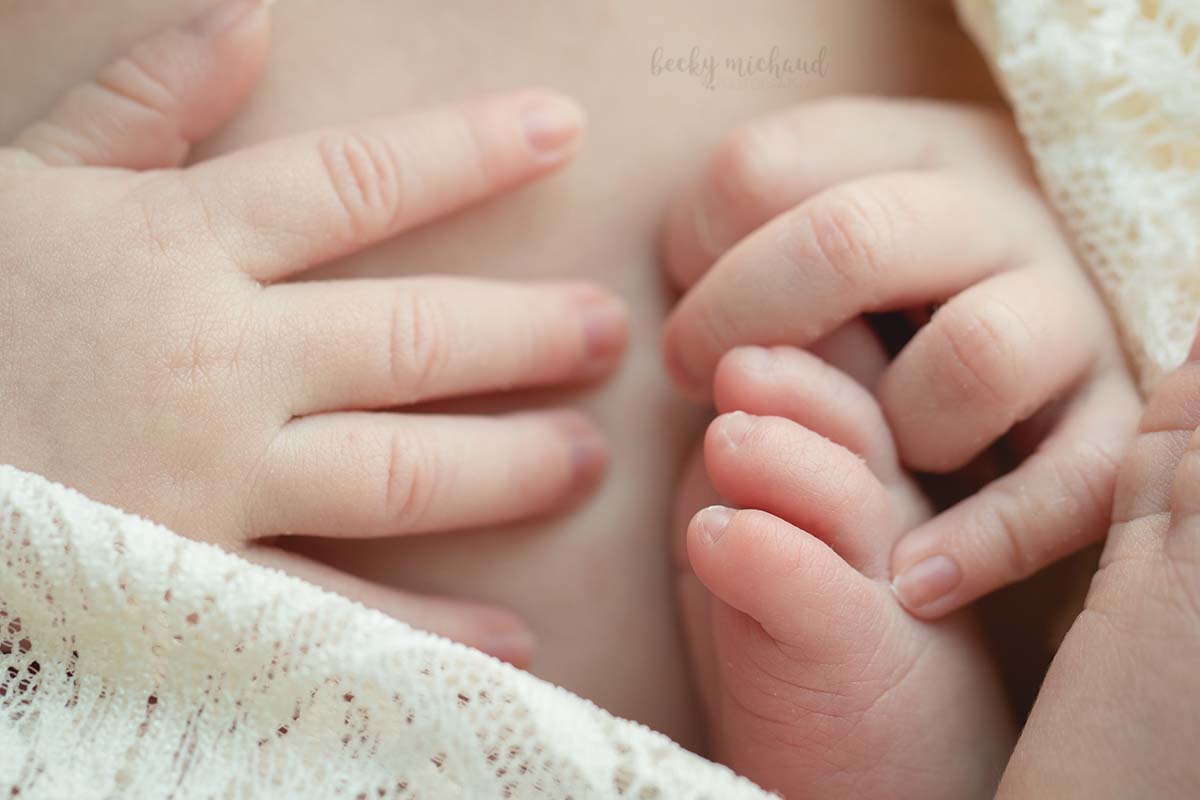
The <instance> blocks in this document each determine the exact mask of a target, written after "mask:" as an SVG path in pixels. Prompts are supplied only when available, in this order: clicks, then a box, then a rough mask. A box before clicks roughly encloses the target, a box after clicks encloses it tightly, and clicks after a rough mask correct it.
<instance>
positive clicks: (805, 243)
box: [664, 99, 1140, 617]
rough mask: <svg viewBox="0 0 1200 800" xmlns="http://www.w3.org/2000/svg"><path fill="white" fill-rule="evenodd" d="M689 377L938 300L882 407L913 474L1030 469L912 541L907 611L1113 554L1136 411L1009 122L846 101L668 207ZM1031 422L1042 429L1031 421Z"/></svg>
mask: <svg viewBox="0 0 1200 800" xmlns="http://www.w3.org/2000/svg"><path fill="white" fill-rule="evenodd" d="M665 259H666V266H667V269H668V271H669V273H670V275H671V276H672V277H673V279H674V280H675V281H676V282H677V283H678V285H679V286H680V287H682V288H685V289H687V290H688V293H687V295H686V296H685V297H684V298H683V300H682V301H681V302H680V304H679V306H678V307H677V308H676V309H675V311H674V313H673V314H672V316H671V318H670V319H669V320H668V322H667V326H666V332H665V338H664V347H665V351H666V356H667V360H668V364H669V365H670V366H671V370H672V372H673V374H674V377H675V379H676V380H677V381H678V382H679V383H680V384H682V385H683V386H684V387H685V388H687V389H689V390H691V391H692V392H694V393H696V394H700V395H707V394H708V393H710V391H711V389H710V388H709V387H710V386H711V384H712V378H713V372H714V370H715V367H716V364H717V362H718V360H719V359H720V358H721V356H722V355H723V354H724V353H725V352H727V351H729V350H730V349H732V348H734V347H736V346H738V345H746V344H757V345H772V344H791V345H796V346H801V347H808V346H810V345H812V344H814V343H815V342H818V341H819V340H820V339H822V338H823V337H825V336H826V335H827V334H829V333H831V332H833V331H835V330H837V329H838V328H839V327H841V326H843V325H845V324H846V323H848V322H850V321H852V320H854V319H855V318H856V317H858V316H859V315H860V314H863V313H865V312H884V311H899V310H918V311H920V310H923V309H924V308H927V307H928V306H929V305H931V304H941V307H940V309H939V310H938V311H937V312H936V313H934V314H933V317H932V319H931V320H930V321H929V322H928V324H926V325H924V327H922V328H921V329H920V330H919V331H917V333H916V335H915V336H914V337H913V338H912V340H911V341H910V342H908V343H907V345H906V346H904V348H903V349H902V350H901V351H900V353H899V355H898V356H897V357H896V358H895V360H894V361H892V363H891V364H890V365H889V366H888V367H887V368H886V370H885V371H884V372H883V374H882V376H881V377H880V379H879V380H878V382H877V383H876V384H874V385H873V388H874V391H875V393H876V394H877V396H878V398H879V402H880V404H881V406H882V408H883V411H884V413H885V415H886V417H887V420H888V422H889V425H890V428H891V429H892V431H893V434H894V436H895V438H896V444H897V447H898V448H899V452H900V455H901V457H902V459H903V461H904V463H905V464H906V466H908V467H910V468H912V469H915V470H918V471H926V472H951V471H954V470H957V469H958V468H960V467H963V466H964V465H966V464H967V463H968V462H970V461H971V460H972V459H973V458H975V457H976V456H978V455H979V454H980V453H982V452H983V451H984V450H985V449H986V448H988V447H989V446H990V445H991V444H993V443H994V442H995V441H996V440H997V439H998V438H1000V437H1005V436H1008V437H1009V439H1010V440H1011V442H1012V443H1013V445H1014V447H1015V449H1017V450H1019V451H1021V452H1024V453H1031V454H1030V455H1028V457H1026V458H1025V459H1024V462H1023V463H1022V464H1021V466H1020V467H1019V468H1017V469H1016V470H1015V471H1013V472H1012V473H1010V474H1008V475H1006V476H1004V477H1002V478H1000V479H998V480H996V481H994V482H993V483H991V484H990V485H988V486H986V487H984V488H982V489H981V490H980V491H979V492H978V493H977V494H975V495H974V496H972V497H970V498H968V499H967V500H965V501H963V502H962V503H960V504H959V505H957V506H955V507H953V508H951V509H950V510H948V511H946V512H945V513H943V514H941V515H939V516H937V517H936V518H934V519H932V520H930V521H929V522H926V523H924V524H922V525H920V526H918V527H917V528H916V529H914V530H913V531H911V532H910V533H908V534H907V536H905V537H904V538H903V539H902V540H901V541H900V542H899V543H898V544H897V546H896V549H895V551H894V552H893V554H892V575H893V581H894V587H895V589H896V591H897V594H898V595H899V597H900V598H901V600H902V602H904V604H905V605H906V606H907V607H908V609H909V610H910V611H912V612H914V613H916V614H919V615H921V616H925V617H936V616H940V615H942V614H945V613H947V612H949V611H951V610H953V609H955V608H957V607H960V606H962V605H963V604H965V603H967V602H969V601H971V600H972V599H974V598H976V597H978V596H980V595H982V594H984V593H986V592H989V591H991V590H993V589H996V588H998V587H1000V586H1002V585H1005V584H1007V583H1009V582H1012V581H1016V580H1019V579H1021V578H1023V577H1025V576H1028V575H1029V574H1031V573H1033V572H1035V571H1037V570H1038V569H1040V568H1041V567H1043V566H1046V565H1047V564H1049V563H1051V562H1053V561H1055V560H1057V559H1059V558H1062V557H1063V556H1065V555H1067V554H1069V553H1071V552H1074V551H1075V550H1076V549H1078V548H1080V547H1083V546H1084V545H1086V544H1088V543H1090V542H1092V541H1095V540H1097V539H1098V538H1100V537H1101V536H1102V535H1103V533H1104V531H1105V529H1106V527H1107V521H1108V513H1109V509H1110V505H1111V499H1112V493H1113V485H1114V480H1115V474H1116V464H1117V463H1118V460H1119V458H1120V455H1121V453H1122V451H1123V450H1124V448H1125V446H1126V445H1127V443H1128V442H1129V440H1130V438H1131V436H1132V433H1133V430H1134V428H1135V425H1136V422H1137V418H1138V414H1139V411H1140V403H1139V400H1138V396H1137V393H1136V390H1135V388H1134V385H1133V383H1132V379H1131V377H1130V376H1129V375H1128V373H1127V370H1126V367H1125V364H1124V360H1123V356H1122V352H1121V349H1120V346H1119V344H1118V340H1117V337H1116V334H1115V332H1114V329H1113V327H1112V325H1111V323H1110V321H1109V318H1108V315H1107V313H1106V309H1105V307H1104V305H1103V302H1102V301H1101V299H1100V297H1099V296H1098V294H1097V293H1096V292H1095V291H1094V289H1093V287H1092V286H1091V284H1090V282H1089V279H1088V277H1087V275H1086V273H1085V272H1084V270H1083V269H1082V268H1081V266H1080V265H1079V264H1078V262H1077V260H1076V259H1075V257H1074V255H1073V254H1072V252H1071V249H1070V247H1069V246H1068V244H1067V241H1066V239H1065V237H1064V235H1063V234H1062V232H1061V231H1060V230H1059V228H1058V226H1057V224H1056V222H1055V218H1054V214H1053V212H1052V211H1051V209H1050V208H1049V207H1048V206H1047V204H1046V202H1045V200H1044V199H1043V198H1042V197H1041V195H1040V193H1039V190H1038V187H1037V185H1036V182H1035V180H1034V177H1033V175H1032V171H1031V169H1030V165H1029V164H1028V162H1027V160H1026V158H1025V156H1024V153H1023V150H1022V147H1021V144H1020V139H1019V137H1018V135H1017V133H1016V131H1015V130H1014V129H1013V127H1012V125H1011V123H1010V122H1009V121H1008V119H1007V118H1006V117H1005V116H1002V115H1000V114H998V113H995V112H991V111H986V110H981V109H974V108H965V107H956V106H952V105H947V104H933V103H924V102H908V101H888V100H872V99H850V100H835V101H824V102H817V103H812V104H809V105H806V106H804V107H801V108H798V109H796V110H793V111H790V112H787V113H784V114H781V115H779V116H775V117H771V118H767V119H763V120H759V121H757V122H754V123H751V124H750V125H748V126H747V127H745V128H744V129H742V130H741V131H740V132H738V133H737V134H735V135H734V136H732V137H731V138H730V139H728V140H727V141H726V143H725V144H724V146H723V147H722V148H721V149H720V151H719V153H718V155H717V157H716V158H715V159H714V161H713V162H712V165H711V167H710V168H709V170H708V173H707V174H706V175H705V177H704V178H703V180H702V181H701V183H700V185H699V187H697V188H695V189H694V190H693V191H692V192H690V193H689V194H688V195H687V196H685V198H684V199H683V201H682V202H680V203H679V204H678V205H677V207H676V208H675V209H674V211H673V212H672V215H671V217H670V219H669V222H668V229H667V231H666V240H665ZM1023 423H1024V424H1023Z"/></svg>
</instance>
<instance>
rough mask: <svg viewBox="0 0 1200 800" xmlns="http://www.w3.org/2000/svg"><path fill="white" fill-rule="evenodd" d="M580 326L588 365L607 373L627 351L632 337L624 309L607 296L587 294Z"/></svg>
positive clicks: (583, 299)
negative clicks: (627, 344) (628, 340)
mask: <svg viewBox="0 0 1200 800" xmlns="http://www.w3.org/2000/svg"><path fill="white" fill-rule="evenodd" d="M580 323H581V325H582V327H583V342H584V347H585V348H586V350H587V359H588V363H589V364H590V365H591V366H592V367H593V368H595V369H597V370H599V371H602V372H603V371H606V370H607V368H608V367H610V366H611V365H612V363H613V362H614V361H615V360H616V358H617V356H619V355H620V354H621V352H622V351H623V350H624V349H625V342H626V340H627V339H628V338H629V321H628V317H627V315H626V313H625V307H624V306H623V305H621V303H620V302H618V301H617V300H615V299H614V298H612V297H611V296H609V295H607V294H603V293H600V292H595V293H588V294H586V295H585V296H583V297H582V299H581V300H580Z"/></svg>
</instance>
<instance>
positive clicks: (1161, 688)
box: [1001, 340, 1200, 798]
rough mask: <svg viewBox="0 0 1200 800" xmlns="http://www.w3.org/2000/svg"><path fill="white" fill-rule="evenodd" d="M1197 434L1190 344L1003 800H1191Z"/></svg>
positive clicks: (1136, 461) (1127, 480) (1144, 428)
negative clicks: (1186, 799) (1061, 799)
mask: <svg viewBox="0 0 1200 800" xmlns="http://www.w3.org/2000/svg"><path fill="white" fill-rule="evenodd" d="M1198 426H1200V340H1198V341H1197V346H1196V348H1195V349H1194V350H1193V353H1192V356H1191V359H1190V361H1189V363H1188V364H1186V365H1185V366H1184V367H1183V368H1181V369H1180V370H1178V371H1177V372H1175V373H1174V374H1173V375H1170V376H1169V377H1167V378H1166V379H1164V381H1163V382H1162V383H1161V384H1160V385H1159V387H1158V389H1157V390H1156V391H1155V393H1154V395H1153V397H1152V398H1151V400H1150V403H1149V405H1148V407H1147V409H1146V412H1145V414H1144V415H1143V417H1142V422H1141V426H1140V429H1139V433H1138V437H1137V439H1136V440H1135V441H1134V443H1133V445H1132V447H1131V449H1130V451H1129V453H1128V454H1127V455H1126V457H1125V459H1124V461H1123V463H1122V465H1121V471H1120V475H1119V478H1118V482H1117V495H1116V499H1115V503H1114V509H1113V525H1112V528H1111V529H1110V531H1109V535H1108V542H1107V544H1106V546H1105V551H1104V557H1103V558H1102V560H1101V562H1100V569H1099V571H1098V572H1097V573H1096V575H1095V577H1094V578H1093V579H1092V586H1091V590H1090V592H1089V593H1088V599H1087V605H1086V608H1085V610H1084V612H1083V613H1082V614H1081V615H1080V616H1079V617H1078V619H1076V620H1075V624H1074V625H1073V626H1072V627H1071V631H1070V633H1068V634H1067V638H1066V639H1065V640H1064V642H1063V645H1062V647H1061V648H1060V650H1059V652H1058V655H1057V656H1056V657H1055V659H1054V663H1053V665H1052V666H1051V668H1050V672H1049V674H1048V675H1047V677H1046V681H1045V683H1044V684H1043V687H1042V691H1041V693H1040V694H1039V696H1038V700H1037V703H1036V704H1035V706H1034V709H1033V713H1032V714H1031V716H1030V718H1029V723H1028V725H1027V727H1026V729H1025V731H1024V732H1023V733H1022V735H1021V741H1020V743H1019V745H1018V747H1017V751H1016V753H1015V754H1014V756H1013V760H1012V763H1011V765H1010V766H1009V768H1008V770H1007V771H1006V772H1005V775H1004V782H1003V784H1002V786H1001V796H1002V797H1022V798H1023V797H1090V798H1096V797H1200V762H1197V760H1196V748H1197V745H1198V744H1200V713H1198V712H1197V708H1196V703H1197V698H1200V672H1198V671H1197V669H1196V666H1197V664H1200V430H1198Z"/></svg>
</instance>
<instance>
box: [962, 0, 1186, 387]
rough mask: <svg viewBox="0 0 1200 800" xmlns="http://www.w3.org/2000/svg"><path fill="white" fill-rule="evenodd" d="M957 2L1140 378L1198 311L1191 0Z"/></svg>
mask: <svg viewBox="0 0 1200 800" xmlns="http://www.w3.org/2000/svg"><path fill="white" fill-rule="evenodd" d="M958 6H959V14H960V17H961V18H962V20H963V22H964V24H965V25H966V27H967V28H968V29H969V30H970V31H971V32H972V34H973V35H974V37H975V39H976V41H977V42H978V43H979V45H980V47H981V48H982V49H983V51H984V53H985V54H986V55H987V56H988V58H989V61H990V62H991V64H992V68H993V72H994V73H995V75H996V78H997V80H998V81H999V82H1000V84H1001V86H1002V87H1003V88H1004V90H1005V92H1006V93H1007V94H1008V97H1009V100H1010V104H1011V105H1012V107H1013V110H1014V112H1015V113H1016V117H1017V122H1018V124H1019V125H1020V128H1021V132H1022V133H1023V134H1024V136H1025V139H1026V142H1027V143H1028V145H1029V149H1030V151H1031V153H1032V154H1033V157H1034V160H1035V161H1036V163H1037V167H1038V172H1039V176H1040V178H1041V181H1042V185H1043V187H1044V188H1045V190H1046V192H1047V194H1048V195H1049V197H1050V198H1051V200H1052V201H1053V202H1054V205H1055V207H1056V208H1057V209H1058V211H1059V213H1060V215H1061V216H1062V219H1063V222H1064V224H1065V225H1066V227H1067V229H1068V230H1069V231H1070V233H1071V234H1072V235H1073V237H1074V244H1075V247H1076V251H1077V252H1078V253H1079V255H1080V256H1081V257H1082V258H1083V259H1084V261H1085V262H1086V263H1087V265H1088V266H1089V267H1090V268H1091V270H1092V272H1093V274H1094V276H1095V278H1096V281H1097V282H1098V284H1099V285H1100V287H1101V288H1102V290H1103V291H1104V293H1105V295H1106V297H1107V299H1108V301H1109V305H1110V307H1111V308H1112V311H1113V314H1114V316H1115V317H1116V319H1117V321H1118V323H1119V325H1120V328H1121V333H1122V337H1123V338H1124V340H1125V343H1126V348H1127V351H1128V353H1129V355H1130V358H1131V360H1132V362H1133V364H1134V366H1135V368H1136V370H1137V372H1138V374H1139V377H1140V378H1141V380H1142V385H1143V387H1144V388H1149V387H1150V386H1151V385H1152V384H1153V382H1154V381H1155V380H1156V379H1157V378H1158V377H1160V376H1161V375H1162V374H1163V373H1164V372H1166V371H1168V370H1170V369H1172V368H1174V367H1175V366H1178V365H1179V364H1180V363H1181V362H1182V361H1183V357H1184V355H1185V354H1186V352H1187V349H1188V344H1189V343H1190V342H1191V340H1192V337H1193V336H1194V335H1195V332H1196V322H1197V318H1198V317H1200V3H1198V2H1196V0H958Z"/></svg>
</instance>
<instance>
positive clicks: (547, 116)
mask: <svg viewBox="0 0 1200 800" xmlns="http://www.w3.org/2000/svg"><path fill="white" fill-rule="evenodd" d="M521 124H522V125H524V127H525V136H526V138H527V139H529V144H530V145H532V146H533V149H534V150H536V151H538V152H539V153H541V154H542V155H543V156H549V157H552V158H557V157H558V156H560V155H562V154H563V152H564V151H565V150H566V149H567V145H569V144H571V143H572V142H574V141H575V140H576V139H578V138H579V131H580V130H581V129H582V128H583V112H582V111H580V110H579V107H578V106H576V105H575V104H574V103H571V102H568V101H567V100H564V99H560V98H556V97H550V96H540V97H537V98H535V99H533V100H531V101H529V102H528V103H526V104H525V106H524V107H523V108H522V109H521Z"/></svg>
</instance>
